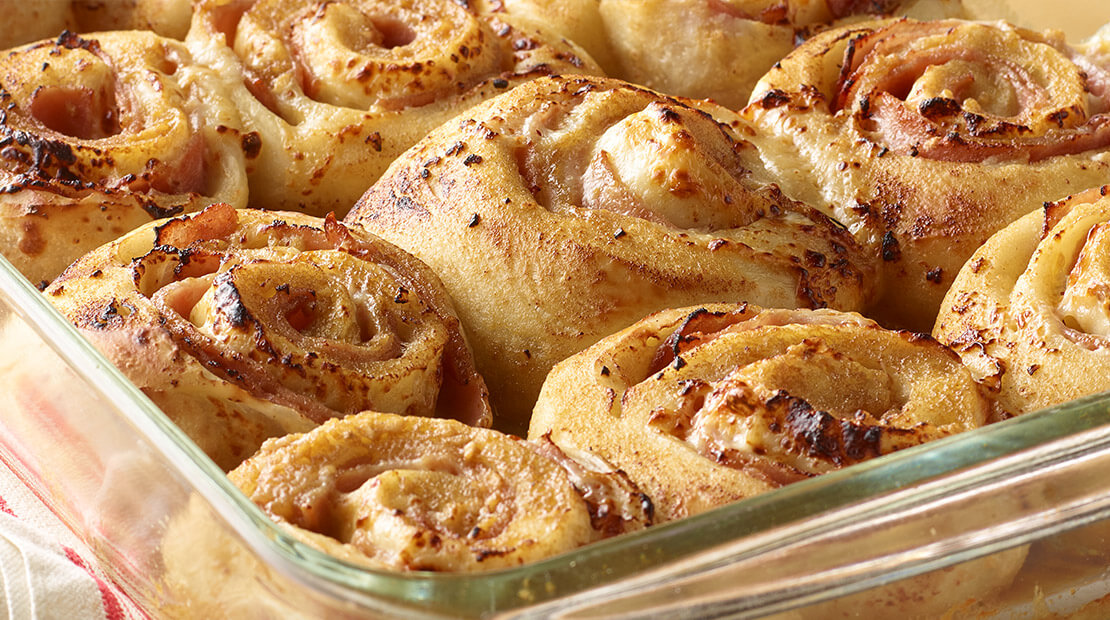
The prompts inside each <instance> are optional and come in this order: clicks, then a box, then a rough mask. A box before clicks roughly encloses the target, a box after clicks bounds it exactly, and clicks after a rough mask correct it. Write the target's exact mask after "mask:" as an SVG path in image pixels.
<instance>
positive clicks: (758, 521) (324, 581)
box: [0, 256, 1110, 615]
mask: <svg viewBox="0 0 1110 620" xmlns="http://www.w3.org/2000/svg"><path fill="white" fill-rule="evenodd" d="M0 293H2V294H4V295H6V296H7V297H8V299H9V300H10V301H11V303H12V307H13V310H14V312H15V313H16V314H18V315H19V316H20V318H21V319H23V321H24V322H25V323H27V325H28V326H29V327H30V328H32V329H33V330H35V332H36V333H37V334H38V335H39V337H40V338H42V339H43V341H44V342H45V343H46V344H47V345H48V346H49V347H50V348H51V349H53V350H54V351H55V352H56V353H57V354H58V355H59V356H60V357H62V359H63V360H65V362H66V363H67V364H68V365H69V366H70V367H71V368H72V369H73V371H74V372H75V373H77V374H78V375H79V376H80V377H81V378H82V379H84V380H85V381H86V382H87V383H88V384H89V385H90V386H91V387H93V388H94V389H96V390H98V391H99V392H100V393H101V395H102V396H104V397H105V398H106V399H107V400H108V401H110V402H111V403H112V404H113V405H114V406H115V407H116V408H117V409H118V411H119V412H120V413H121V414H122V415H124V416H125V417H126V419H127V421H128V422H129V424H130V425H131V426H133V427H134V428H135V429H136V430H137V431H138V432H139V433H141V434H142V436H143V437H144V438H145V439H146V440H147V441H149V442H150V443H151V445H153V446H154V447H155V448H156V449H157V450H159V451H160V452H161V455H162V456H163V457H165V459H166V461H167V462H168V463H169V464H170V465H171V466H172V467H173V468H174V470H175V471H176V473H178V474H179V475H180V476H181V477H182V478H183V479H184V480H185V481H187V482H188V484H189V485H191V487H192V489H193V490H194V491H195V492H196V493H197V494H199V495H200V496H201V497H203V499H204V500H205V501H207V502H208V503H209V505H210V506H212V508H213V509H214V510H215V511H216V513H217V514H218V515H219V518H221V519H223V520H224V522H225V523H226V524H227V525H228V526H230V527H231V529H232V530H233V531H234V532H235V533H236V534H237V535H238V536H239V537H240V539H241V540H242V541H243V542H244V544H246V546H247V547H248V548H249V549H250V550H251V551H252V552H253V553H255V554H257V555H258V557H259V558H260V559H262V560H263V561H264V562H265V563H267V565H269V566H270V567H271V568H274V569H276V570H277V571H279V572H281V573H283V574H285V575H286V576H288V577H290V578H291V579H293V580H294V581H296V582H298V583H299V584H300V585H302V586H305V587H309V588H312V589H313V590H316V591H318V592H322V593H324V594H325V595H329V593H330V595H337V594H338V595H340V596H343V597H344V598H345V600H348V601H357V602H361V603H362V604H364V605H365V606H367V607H369V608H380V607H381V606H382V605H388V606H396V605H400V606H402V607H404V608H405V609H406V611H409V612H415V613H420V612H425V613H428V614H431V615H437V614H442V613H445V612H447V611H449V610H453V611H456V612H458V611H463V612H471V613H473V614H476V615H482V614H487V613H490V612H494V611H498V612H503V611H513V610H518V609H523V608H526V607H528V606H532V605H539V604H542V603H545V602H549V601H553V600H556V599H561V598H566V597H572V596H574V595H576V594H579V593H583V592H587V591H590V590H596V589H601V588H604V587H607V586H611V585H613V584H614V583H618V582H620V581H622V580H625V579H628V578H631V577H634V576H636V575H637V574H639V573H641V572H642V571H646V570H653V569H658V568H660V567H664V566H666V565H668V564H671V563H674V562H676V561H678V560H683V559H688V558H690V557H691V556H694V555H696V554H699V553H702V552H706V551H708V550H710V549H712V548H714V547H717V546H719V545H720V544H721V543H722V541H723V540H724V541H733V542H734V541H737V540H740V539H742V538H743V537H745V536H750V535H753V534H757V533H759V532H763V531H766V530H767V529H769V528H772V527H780V526H783V525H784V524H792V523H793V524H796V523H801V522H803V521H805V520H808V519H812V518H813V517H815V516H817V515H819V514H822V513H826V512H829V511H832V510H837V509H842V508H845V507H848V506H850V505H852V504H853V503H858V502H861V501H863V500H867V499H871V498H874V497H876V496H878V495H882V494H885V493H890V492H893V491H896V490H898V489H902V488H905V487H907V486H912V485H917V484H921V483H924V482H927V481H930V480H936V479H938V478H945V477H951V478H952V484H954V485H956V484H960V485H974V484H976V483H977V481H978V482H982V480H983V479H984V478H983V475H982V474H976V470H977V469H980V470H981V469H984V468H987V466H988V465H989V464H990V463H991V462H992V461H995V460H998V459H1001V458H1003V457H1006V456H1011V455H1014V454H1018V453H1020V452H1022V451H1026V450H1031V449H1041V450H1042V451H1043V450H1044V448H1045V446H1048V445H1050V444H1052V443H1053V442H1054V441H1057V440H1063V439H1066V438H1068V437H1071V436H1074V435H1078V434H1080V433H1083V432H1085V431H1089V430H1091V429H1094V428H1096V427H1098V426H1101V425H1103V424H1106V423H1107V422H1110V396H1108V395H1106V394H1104V395H1094V396H1090V397H1086V398H1084V399H1078V400H1076V401H1072V402H1070V403H1065V404H1063V405H1058V406H1056V407H1051V408H1048V409H1046V410H1042V411H1039V412H1036V413H1032V414H1027V415H1024V416H1021V417H1018V418H1013V419H1010V420H1005V421H1002V422H998V423H995V424H992V425H990V426H987V427H984V428H981V429H976V430H973V431H968V432H965V433H961V434H959V435H955V436H951V437H946V438H943V439H940V440H937V441H933V442H930V443H929V444H925V445H922V446H916V447H914V448H910V449H906V450H903V451H900V452H896V453H893V454H889V455H886V456H883V457H880V458H877V459H873V460H869V461H866V462H864V463H861V464H858V465H854V466H852V467H849V468H844V469H841V470H838V471H834V472H831V473H828V474H824V475H822V476H818V477H815V478H811V479H808V480H804V481H801V482H797V483H794V484H791V485H787V486H785V487H782V488H780V489H777V490H774V491H771V492H768V493H765V494H762V495H758V496H755V497H752V498H749V499H746V500H743V501H740V502H735V503H732V504H729V505H726V506H721V507H719V508H716V509H714V510H712V511H709V512H706V513H702V514H699V515H695V516H692V517H688V518H685V519H682V520H679V521H673V522H670V523H666V524H661V525H656V526H653V527H651V528H648V529H646V530H644V531H641V532H637V533H633V534H626V535H622V536H619V537H616V538H613V539H609V540H605V541H602V542H599V543H594V544H592V545H589V546H587V547H582V548H579V549H577V550H575V551H573V552H570V553H567V554H563V555H560V556H556V557H553V558H549V559H546V560H543V561H541V562H536V563H532V564H527V565H524V566H521V567H516V568H511V569H502V570H495V571H483V572H479V573H465V574H460V573H428V572H414V573H397V572H390V571H385V570H378V569H373V568H367V567H365V566H360V565H355V564H351V563H348V562H345V561H343V560H340V559H337V558H334V557H332V556H329V555H327V554H325V553H323V552H322V551H318V550H317V549H315V548H312V547H310V546H308V545H306V544H304V543H302V542H300V541H299V540H298V539H296V538H295V537H293V536H292V535H290V534H289V533H287V532H286V531H284V530H283V529H282V528H281V527H279V526H278V525H277V524H276V523H275V522H273V521H272V520H270V519H269V518H268V517H267V516H266V515H265V514H264V513H263V512H262V510H261V509H260V508H258V507H257V506H255V505H254V504H253V503H252V502H250V501H249V500H248V499H247V498H246V496H244V495H243V494H242V493H241V492H239V491H238V489H237V488H236V487H235V486H234V485H233V484H232V483H231V482H230V480H228V479H227V477H226V476H225V475H224V474H223V472H222V471H221V470H220V469H219V468H218V467H217V466H216V465H215V463H213V462H212V461H211V460H210V459H209V458H208V457H207V456H206V455H204V454H203V452H201V451H200V449H199V448H197V447H196V445H195V444H194V443H193V442H192V441H191V440H189V439H188V437H187V436H186V435H185V434H184V433H183V432H182V431H181V430H180V429H178V428H177V427H176V426H175V425H174V424H173V423H172V422H170V421H169V419H168V418H167V417H166V416H165V415H164V414H163V413H162V412H161V411H160V410H159V409H158V408H157V407H156V406H155V405H154V404H153V403H152V402H151V401H150V400H149V399H148V398H147V397H146V396H145V395H144V394H143V393H142V392H141V391H140V390H139V389H138V388H136V387H135V386H134V385H133V384H132V383H131V382H130V381H129V380H128V379H127V378H126V377H124V376H123V374H122V373H121V372H120V371H119V370H118V369H116V368H115V366H114V365H112V364H111V363H110V362H108V361H107V359H106V358H104V357H103V355H102V354H100V352H99V351H97V350H96V349H95V348H94V347H93V345H92V344H91V343H89V341H87V340H86V339H85V338H83V337H82V336H81V335H80V333H79V332H78V331H77V330H76V329H75V328H74V327H73V326H71V325H70V323H69V322H68V321H67V320H66V319H65V318H64V317H63V316H62V315H61V314H60V313H59V312H58V311H57V310H56V309H55V308H54V307H53V305H52V304H51V303H50V302H49V300H48V299H46V297H45V296H44V295H43V294H42V293H41V292H40V291H39V290H38V289H37V288H35V287H34V286H33V285H32V284H31V283H30V282H29V281H27V280H26V279H25V278H23V277H22V276H21V275H20V274H19V273H18V271H16V270H15V268H14V267H12V265H11V264H10V263H9V262H8V261H7V260H6V259H4V258H3V257H2V256H0ZM1107 442H1108V443H1107V445H1110V437H1107ZM1028 465H1029V464H1028V463H1027V464H1026V465H1025V467H1026V469H1027V468H1028ZM1022 469H1023V466H1022V465H1021V463H1020V462H1019V463H1016V464H1015V465H1013V466H1012V467H1011V468H1010V469H1009V470H1007V474H1014V473H1021V471H1022ZM968 472H970V473H968ZM977 475H978V476H979V477H978V478H977V477H976V476H977ZM986 475H987V476H990V475H996V474H993V473H989V474H986ZM941 486H942V487H943V486H944V485H943V484H942V485H941ZM722 533H725V538H724V539H722V536H721V534H722ZM79 535H80V533H79ZM1015 544H1016V543H1015ZM985 551H986V550H984V552H985ZM965 555H968V554H965ZM970 555H974V554H970ZM980 555H981V554H980ZM629 558H640V559H641V561H640V562H638V563H637V562H635V561H632V562H630V561H629ZM965 559H966V558H965ZM935 560H936V559H935ZM949 560H952V561H948V562H947V563H949V564H950V563H954V561H955V559H954V558H949ZM943 561H946V560H942V564H943ZM935 563H936V562H934V564H935ZM934 567H936V568H939V567H940V566H934ZM598 574H603V575H605V578H603V579H600V580H599V579H598V578H597V575H598ZM476 581H478V582H481V586H482V588H481V590H482V593H481V594H480V595H478V596H477V597H474V596H472V595H468V592H469V591H470V590H472V589H473V588H472V586H473V585H474V583H475V582H476ZM552 583H555V584H557V587H555V588H554V590H550V589H545V588H544V587H537V585H540V584H552ZM525 584H530V585H528V586H527V587H529V588H531V589H532V590H531V592H532V595H531V596H526V597H521V596H520V595H519V592H520V591H521V588H522V587H525ZM490 592H495V593H497V594H496V595H491V594H490ZM514 597H515V598H514ZM474 600H480V601H481V602H479V603H474V602H473V601H474ZM460 601H461V602H462V604H463V608H462V609H460V608H459V604H460Z"/></svg>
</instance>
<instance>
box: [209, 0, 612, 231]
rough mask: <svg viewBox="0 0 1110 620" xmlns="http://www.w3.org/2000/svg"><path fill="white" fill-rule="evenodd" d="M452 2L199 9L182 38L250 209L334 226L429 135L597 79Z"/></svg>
mask: <svg viewBox="0 0 1110 620" xmlns="http://www.w3.org/2000/svg"><path fill="white" fill-rule="evenodd" d="M466 5H467V3H465V2H461V3H460V2H455V1H454V0H349V1H344V2H316V1H314V0H257V1H251V0H202V1H200V2H199V3H198V4H197V7H196V16H195V18H194V20H193V27H192V29H191V30H190V32H189V36H188V38H187V42H188V44H189V47H190V49H192V51H193V52H194V53H195V54H196V55H197V57H198V58H203V59H204V61H205V62H206V63H208V64H209V65H210V66H212V67H213V68H215V69H216V70H217V71H218V72H219V73H220V74H221V75H223V76H225V78H226V80H227V82H228V87H229V88H230V89H231V91H232V93H233V96H234V100H235V102H236V105H237V106H238V107H239V109H240V110H241V112H242V115H243V121H244V126H245V129H246V131H247V132H248V133H250V134H251V135H253V136H254V137H255V138H256V140H257V141H256V142H255V143H253V144H252V145H251V146H252V148H253V150H252V151H251V152H250V153H248V154H249V155H254V157H251V158H250V162H249V174H250V189H251V206H253V207H259V208H267V209H284V210H294V211H302V212H306V213H310V214H314V215H319V216H323V215H325V214H326V213H328V212H335V213H336V214H337V215H339V216H340V217H342V216H343V215H344V214H346V213H347V211H348V210H349V209H350V208H351V207H352V206H353V205H354V203H355V201H356V200H358V198H359V196H361V195H362V194H363V192H365V191H366V188H368V187H370V185H371V184H372V183H373V182H374V181H375V180H376V179H377V178H378V176H379V175H381V173H382V172H383V171H384V170H385V168H386V166H388V165H389V163H390V162H391V161H392V160H393V159H394V158H395V157H397V155H399V154H400V153H401V152H402V151H404V150H405V149H407V148H408V147H410V146H411V145H412V144H413V143H415V142H416V141H417V140H418V139H420V138H421V137H423V136H424V134H426V133H427V132H428V131H430V130H431V129H432V128H434V127H436V126H437V125H440V124H441V123H443V122H445V121H447V120H448V119H450V118H451V117H453V116H455V115H456V114H458V113H459V112H461V111H463V110H465V109H466V108H468V107H470V106H472V105H474V104H476V103H478V102H480V101H482V100H484V99H487V98H489V97H492V96H494V95H496V94H500V93H502V92H504V91H505V90H506V89H509V88H511V87H512V86H515V85H516V84H519V83H521V82H523V81H526V80H530V79H532V78H535V77H537V76H540V75H547V74H551V73H580V72H596V71H599V69H597V68H596V67H595V66H594V65H593V64H592V62H591V61H590V60H589V57H588V56H587V55H584V54H580V50H579V49H578V48H577V47H575V46H574V45H573V44H571V43H568V42H565V41H563V40H562V39H560V38H559V37H557V36H555V35H553V34H550V33H546V32H541V31H539V30H536V29H535V27H534V25H531V24H529V25H527V26H521V27H518V26H516V25H515V23H514V21H513V19H512V18H511V17H509V16H505V15H491V14H488V13H478V12H476V11H475V10H474V9H470V8H467V6H466Z"/></svg>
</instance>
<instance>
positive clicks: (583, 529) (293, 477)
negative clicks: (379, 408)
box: [229, 412, 651, 571]
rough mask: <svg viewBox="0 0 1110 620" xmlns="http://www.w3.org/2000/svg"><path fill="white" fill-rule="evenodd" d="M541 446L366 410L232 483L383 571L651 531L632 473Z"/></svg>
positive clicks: (477, 564)
mask: <svg viewBox="0 0 1110 620" xmlns="http://www.w3.org/2000/svg"><path fill="white" fill-rule="evenodd" d="M541 442H542V445H534V444H532V443H531V442H526V441H523V440H520V439H519V438H516V437H512V436H509V435H503V434H501V433H499V432H497V431H493V430H489V429H481V428H474V427H471V426H467V425H464V424H460V423H458V422H456V421H454V420H442V419H431V418H417V417H401V416H396V415H392V414H382V413H374V412H364V413H360V414H357V415H353V416H348V417H347V418H344V419H342V420H332V421H330V422H328V423H326V424H324V425H322V426H320V427H319V428H317V429H315V430H313V431H312V432H309V433H306V434H303V435H289V436H286V437H282V438H279V439H273V440H270V441H267V442H266V443H265V444H263V446H262V449H261V450H260V451H259V452H258V454H256V455H255V456H254V457H252V458H250V459H248V460H247V461H246V462H244V463H243V464H242V465H240V466H239V467H238V468H237V469H235V470H234V471H232V472H231V473H230V474H229V476H230V478H231V480H232V482H234V483H235V484H236V485H237V486H239V488H240V489H242V490H243V492H244V493H246V495H247V496H248V497H249V498H250V499H251V500H252V501H253V502H255V503H256V504H258V505H259V506H260V507H262V509H263V510H264V511H265V512H266V513H268V514H270V515H271V516H272V517H273V518H274V519H275V520H276V521H278V522H279V523H282V524H284V525H286V526H288V527H289V530H290V531H291V532H292V533H293V534H294V535H295V536H297V537H298V538H300V539H301V540H303V541H304V542H306V543H308V544H310V545H313V546H315V547H317V548H320V549H321V550H323V551H325V552H327V553H331V554H333V555H335V556H337V557H339V558H342V559H346V560H349V561H351V562H354V563H359V564H364V565H370V566H373V567H377V568H390V569H396V570H430V571H478V570H492V569H497V568H506V567H512V566H517V565H520V564H524V563H526V562H533V561H536V560H539V559H543V558H545V557H549V556H552V555H555V554H558V553H562V552H564V551H569V550H572V549H575V548H578V547H580V546H582V545H584V544H587V543H590V542H594V541H597V540H601V539H603V538H606V537H609V536H613V535H616V534H620V533H623V532H627V531H634V530H638V529H642V528H643V527H644V526H646V525H650V523H651V511H650V506H651V504H650V502H649V501H648V500H647V499H646V498H645V497H644V496H643V495H642V494H641V493H639V491H638V490H637V489H636V488H635V487H634V486H633V485H632V484H631V483H629V482H628V480H627V478H626V477H624V476H623V474H620V473H619V472H615V471H612V469H611V468H606V466H605V465H604V464H601V465H600V468H601V469H600V470H598V469H593V468H592V467H594V466H596V465H597V463H598V462H597V460H596V459H592V460H591V463H590V464H588V465H587V464H582V463H577V462H575V461H573V459H571V458H570V457H569V456H567V455H566V454H564V453H562V452H560V451H559V449H558V448H557V447H556V446H555V445H554V444H552V443H551V442H549V441H546V440H541ZM549 454H550V455H552V456H548V455H549ZM563 463H566V464H568V465H570V467H571V469H570V470H568V469H567V468H565V467H564V466H563ZM571 470H577V471H578V473H571Z"/></svg>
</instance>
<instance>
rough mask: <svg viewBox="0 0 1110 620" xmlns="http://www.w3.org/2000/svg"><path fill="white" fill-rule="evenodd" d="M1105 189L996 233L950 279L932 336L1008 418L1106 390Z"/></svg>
mask: <svg viewBox="0 0 1110 620" xmlns="http://www.w3.org/2000/svg"><path fill="white" fill-rule="evenodd" d="M1108 191H1110V188H1108V187H1106V186H1104V187H1101V188H1099V189H1095V190H1088V191H1086V192H1083V193H1081V194H1078V195H1076V196H1073V197H1069V198H1068V199H1065V200H1061V201H1058V202H1054V203H1049V204H1048V205H1047V206H1046V207H1045V208H1043V209H1038V210H1036V211H1034V212H1032V213H1030V214H1028V215H1026V216H1024V217H1022V218H1021V219H1019V220H1018V221H1016V222H1014V223H1013V224H1011V225H1009V226H1007V227H1006V228H1004V229H1003V230H1001V231H999V232H998V233H997V234H995V235H994V236H993V237H991V238H990V240H988V241H987V243H985V244H984V245H983V247H982V248H980V249H979V250H978V251H977V252H975V254H974V255H972V257H971V259H970V260H969V261H968V262H967V264H966V265H965V266H964V268H963V269H962V270H961V271H960V273H959V275H958V276H956V281H955V282H954V283H953V285H952V289H951V290H950V291H949V292H948V295H947V296H946V297H945V298H944V303H943V305H942V306H941V311H940V315H939V316H938V317H937V324H936V327H935V329H934V335H935V336H936V338H937V339H938V340H940V341H942V342H944V343H946V344H948V345H949V346H950V347H952V348H953V349H954V350H955V351H957V352H958V353H959V354H960V355H961V356H962V357H963V358H964V360H965V362H966V363H967V364H968V366H969V367H970V368H972V369H973V371H974V372H975V373H976V374H977V376H978V377H979V378H980V379H981V380H982V381H984V382H985V383H986V384H987V385H989V386H991V387H992V388H993V389H995V390H996V391H997V399H998V402H999V403H1000V405H1001V406H1002V407H1003V408H1004V409H1005V410H1006V411H1007V412H1009V413H1010V414H1015V415H1018V414H1023V413H1028V412H1031V411H1035V410H1037V409H1041V408H1044V407H1047V406H1049V405H1054V404H1057V403H1062V402H1066V401H1069V400H1073V399H1076V398H1079V397H1080V396H1084V395H1087V394H1094V393H1097V392H1102V391H1104V390H1110V293H1108V291H1110V198H1106V197H1105V195H1106V193H1107V192H1108Z"/></svg>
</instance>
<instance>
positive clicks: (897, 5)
mask: <svg viewBox="0 0 1110 620" xmlns="http://www.w3.org/2000/svg"><path fill="white" fill-rule="evenodd" d="M597 6H598V9H597V10H598V11H599V13H600V18H601V20H602V21H603V23H604V25H605V31H606V33H607V35H608V38H609V41H610V45H611V48H612V52H611V56H612V58H613V64H612V65H610V64H604V63H603V64H602V67H603V68H604V69H605V71H606V73H607V74H608V75H611V76H613V77H618V78H621V79H624V80H628V81H630V82H634V83H636V84H644V85H647V86H650V87H652V88H655V89H657V90H660V91H662V92H665V93H667V94H672V95H681V96H683V97H697V98H712V99H714V100H715V101H717V102H719V103H721V104H722V105H726V106H729V107H732V108H741V107H743V106H744V104H745V103H747V101H748V97H749V95H751V92H752V88H753V87H754V86H755V84H756V82H757V81H758V80H759V78H761V77H762V76H763V74H764V73H766V72H767V71H768V70H770V69H771V67H772V66H773V65H774V64H775V63H776V62H778V61H779V60H780V59H782V57H783V56H786V55H787V54H789V53H790V52H791V50H793V49H794V47H795V45H797V41H798V40H799V38H800V37H802V36H805V35H806V34H807V32H808V31H809V30H812V29H818V28H821V27H826V26H828V25H829V24H832V23H834V22H835V21H837V20H841V19H844V18H848V17H852V16H856V15H861V14H872V15H875V16H876V17H877V16H879V15H880V14H886V15H893V14H895V13H897V14H899V15H906V14H909V15H912V16H930V17H963V16H964V15H963V12H962V7H961V6H960V3H959V2H943V1H937V0H918V1H916V2H910V1H901V0H875V1H866V2H860V1H855V0H849V1H844V0H786V1H785V2H783V1H775V2H772V1H769V0H711V1H705V0H600V2H599V3H598V5H597ZM676 16H681V17H676ZM587 48H588V49H592V48H589V47H588V46H587Z"/></svg>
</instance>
